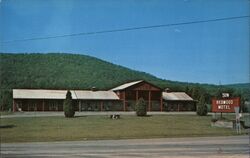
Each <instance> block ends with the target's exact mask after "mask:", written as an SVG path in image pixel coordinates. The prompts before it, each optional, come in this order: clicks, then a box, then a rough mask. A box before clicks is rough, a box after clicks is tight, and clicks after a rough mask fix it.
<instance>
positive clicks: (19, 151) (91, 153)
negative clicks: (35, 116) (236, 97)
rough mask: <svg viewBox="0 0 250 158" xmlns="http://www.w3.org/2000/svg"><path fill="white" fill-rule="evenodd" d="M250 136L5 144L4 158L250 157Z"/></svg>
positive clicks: (3, 149) (2, 155)
mask: <svg viewBox="0 0 250 158" xmlns="http://www.w3.org/2000/svg"><path fill="white" fill-rule="evenodd" d="M249 151H250V150H249V136H247V135H245V136H230V137H200V138H197V137H196V138H164V139H130V140H98V141H69V142H39V143H7V144H2V145H1V157H3V158H14V157H15V158H16V157H17V158H31V157H32V158H41V157H46V158H49V157H65V158H66V157H67V158H80V157H86V158H89V157H91V158H115V157H148V158H152V157H157V158H170V157H171V158H193V157H194V158H201V157H202V158H206V157H207V158H226V157H227V158H236V157H237V158H239V157H240V158H249Z"/></svg>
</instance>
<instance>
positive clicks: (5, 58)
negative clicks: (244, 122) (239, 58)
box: [0, 53, 234, 106]
mask: <svg viewBox="0 0 250 158" xmlns="http://www.w3.org/2000/svg"><path fill="white" fill-rule="evenodd" d="M0 76H1V77H0V86H1V91H0V101H1V102H0V106H2V105H3V103H2V102H9V103H8V104H11V100H10V98H12V97H11V90H12V89H13V88H28V89H29V88H30V89H91V88H92V87H96V88H97V89H101V90H107V89H110V88H113V87H115V86H117V85H120V84H122V83H125V82H128V81H133V80H146V81H148V82H151V83H153V84H156V85H157V86H159V87H161V88H166V87H168V88H170V89H171V90H172V91H185V92H187V93H188V94H189V95H191V96H192V97H193V98H194V99H199V97H200V95H202V94H204V95H205V97H206V100H207V102H209V100H210V98H211V96H214V95H216V93H217V90H218V89H221V86H220V87H219V86H215V85H209V84H194V83H184V82H176V81H169V80H162V79H159V78H157V77H155V76H153V75H150V74H148V73H145V72H139V71H135V70H131V69H128V68H125V67H123V66H119V65H115V64H112V63H109V62H106V61H103V60H100V59H97V58H94V57H90V56H86V55H77V54H60V53H49V54H37V53H36V54H6V53H0ZM224 88H225V87H224ZM226 88H227V87H226ZM227 89H229V91H234V90H233V88H232V87H228V88H227ZM5 100H8V101H5Z"/></svg>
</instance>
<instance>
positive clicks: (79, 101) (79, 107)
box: [78, 100, 81, 112]
mask: <svg viewBox="0 0 250 158" xmlns="http://www.w3.org/2000/svg"><path fill="white" fill-rule="evenodd" d="M78 110H79V112H81V100H78Z"/></svg>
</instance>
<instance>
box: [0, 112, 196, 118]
mask: <svg viewBox="0 0 250 158" xmlns="http://www.w3.org/2000/svg"><path fill="white" fill-rule="evenodd" d="M112 114H119V115H135V112H134V111H132V112H122V111H105V112H104V111H103V112H76V113H75V116H91V115H103V116H105V115H112ZM147 114H148V115H196V112H148V113H147ZM48 116H64V112H15V113H12V114H9V115H2V116H0V118H14V117H48Z"/></svg>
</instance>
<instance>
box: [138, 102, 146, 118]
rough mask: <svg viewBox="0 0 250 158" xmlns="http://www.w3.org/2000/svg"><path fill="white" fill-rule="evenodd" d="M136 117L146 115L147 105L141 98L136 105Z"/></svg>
mask: <svg viewBox="0 0 250 158" xmlns="http://www.w3.org/2000/svg"><path fill="white" fill-rule="evenodd" d="M136 115H137V116H146V115H147V105H146V102H145V101H144V99H143V98H140V99H139V100H138V101H137V103H136Z"/></svg>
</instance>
